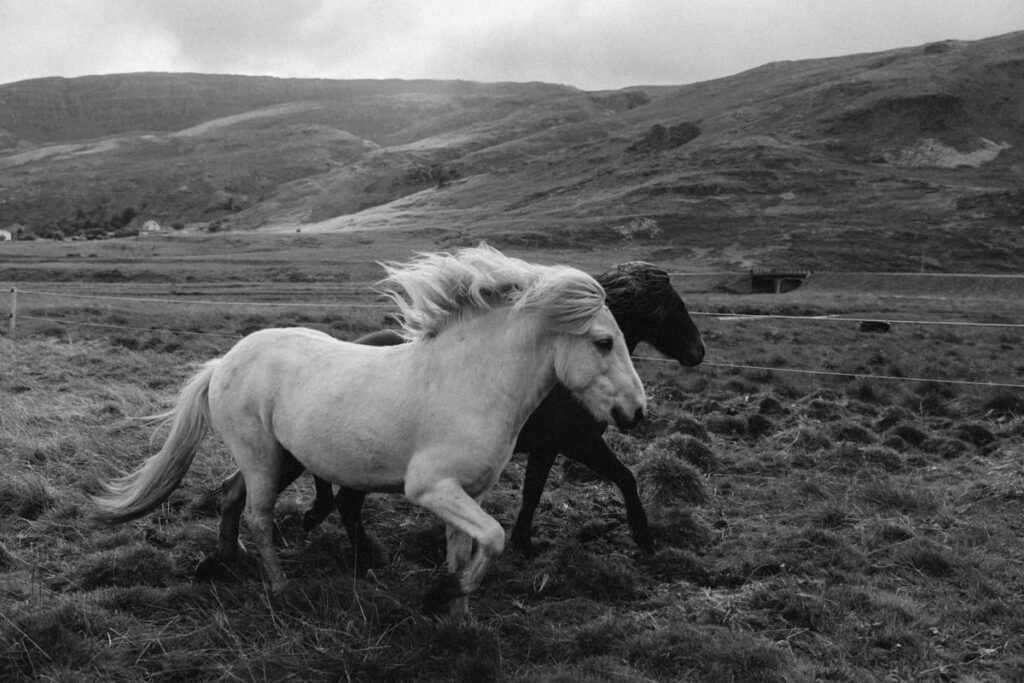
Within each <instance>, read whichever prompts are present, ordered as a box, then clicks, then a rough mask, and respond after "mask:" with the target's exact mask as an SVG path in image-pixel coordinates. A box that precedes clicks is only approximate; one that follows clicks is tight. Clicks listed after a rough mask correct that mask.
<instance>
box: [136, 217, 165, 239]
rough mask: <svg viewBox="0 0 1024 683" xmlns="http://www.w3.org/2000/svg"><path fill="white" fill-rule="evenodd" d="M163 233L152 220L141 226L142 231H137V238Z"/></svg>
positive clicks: (158, 225)
mask: <svg viewBox="0 0 1024 683" xmlns="http://www.w3.org/2000/svg"><path fill="white" fill-rule="evenodd" d="M162 232H163V228H161V227H160V224H159V223H157V222H156V221H155V220H153V219H152V218H151V219H149V220H148V221H146V222H145V223H143V224H142V229H141V230H139V237H147V236H149V235H159V234H160V233H162Z"/></svg>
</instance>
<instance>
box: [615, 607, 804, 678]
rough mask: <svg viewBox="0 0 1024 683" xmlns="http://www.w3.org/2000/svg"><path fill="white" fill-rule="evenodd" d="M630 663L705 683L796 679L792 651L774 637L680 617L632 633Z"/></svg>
mask: <svg viewBox="0 0 1024 683" xmlns="http://www.w3.org/2000/svg"><path fill="white" fill-rule="evenodd" d="M625 650H626V656H627V657H628V659H629V661H630V663H632V664H634V665H636V666H638V667H639V668H641V669H643V670H645V671H647V672H649V673H650V674H652V675H655V676H659V677H662V678H664V679H672V680H698V681H704V682H706V683H733V682H734V681H762V682H764V683H773V682H775V681H778V682H779V683H783V682H784V681H789V680H792V678H793V676H794V674H795V671H793V670H792V667H793V660H792V655H791V654H790V653H789V651H788V650H786V649H783V648H781V647H778V646H776V645H775V644H774V643H773V642H771V641H769V640H764V639H761V638H757V637H755V636H752V635H750V634H748V633H744V632H742V631H737V630H733V629H730V628H726V627H724V626H703V627H701V628H697V627H695V626H692V625H690V624H686V623H681V622H676V623H672V624H669V625H667V626H665V627H661V628H656V629H647V630H644V631H641V632H640V633H639V634H635V635H633V636H632V637H631V638H629V639H628V640H627V642H626V644H625Z"/></svg>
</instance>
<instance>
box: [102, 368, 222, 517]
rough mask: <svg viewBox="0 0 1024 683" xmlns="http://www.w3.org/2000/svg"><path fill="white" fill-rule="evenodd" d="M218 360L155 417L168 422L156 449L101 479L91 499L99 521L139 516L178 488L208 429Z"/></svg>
mask: <svg viewBox="0 0 1024 683" xmlns="http://www.w3.org/2000/svg"><path fill="white" fill-rule="evenodd" d="M218 362H219V361H218V360H211V361H209V362H207V363H206V364H205V365H204V366H203V367H202V369H201V370H200V371H199V372H197V373H196V374H195V376H193V377H192V379H190V380H189V381H188V383H187V384H186V385H185V386H184V387H183V388H182V390H181V393H180V394H178V401H177V403H176V404H175V406H174V408H172V409H171V410H169V411H168V412H166V413H164V414H162V415H157V416H156V417H157V418H163V419H164V420H170V421H171V430H170V433H169V434H168V435H167V439H166V440H165V441H164V445H163V446H162V447H161V448H160V450H159V451H158V452H157V453H156V454H155V455H153V456H151V457H150V458H149V459H147V460H146V462H144V463H142V466H141V467H139V468H138V469H137V470H135V471H134V472H131V473H129V474H126V475H124V476H123V477H120V478H119V479H116V480H114V481H111V482H103V489H104V491H105V494H104V495H101V496H95V497H93V499H92V500H93V503H94V504H95V505H96V507H97V508H98V511H97V513H96V517H97V518H98V519H99V520H101V521H103V522H107V523H110V524H115V523H118V522H127V521H129V520H132V519H136V518H137V517H141V516H142V515H144V514H146V513H147V512H150V511H151V510H153V509H154V508H156V507H157V506H158V505H160V504H161V503H163V502H164V501H165V500H167V497H168V496H170V495H171V492H172V491H174V489H176V488H177V487H178V484H180V483H181V480H182V478H183V477H184V476H185V472H187V471H188V468H189V466H190V465H191V464H192V459H193V457H195V453H196V449H197V448H198V447H199V443H200V442H201V441H202V440H203V437H205V436H206V433H207V432H208V431H209V428H210V403H209V400H208V394H209V389H210V376H211V375H212V374H213V370H214V368H215V367H216V366H217V363H218Z"/></svg>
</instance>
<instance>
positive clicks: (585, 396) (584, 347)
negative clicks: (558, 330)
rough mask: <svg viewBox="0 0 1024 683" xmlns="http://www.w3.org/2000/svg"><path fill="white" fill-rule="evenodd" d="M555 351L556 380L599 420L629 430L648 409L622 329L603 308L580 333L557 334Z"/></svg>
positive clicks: (606, 309) (609, 312)
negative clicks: (558, 339) (557, 341)
mask: <svg viewBox="0 0 1024 683" xmlns="http://www.w3.org/2000/svg"><path fill="white" fill-rule="evenodd" d="M559 338H560V343H559V344H558V346H557V348H556V352H555V374H556V376H557V377H558V380H559V381H560V382H561V383H562V384H563V385H564V386H565V388H566V389H568V390H569V391H570V392H571V393H572V394H573V395H574V396H575V397H576V398H577V400H579V401H580V402H581V403H582V404H583V405H584V406H586V407H587V409H588V410H589V411H590V414H591V415H593V416H594V419H596V420H597V421H599V422H603V423H606V424H607V423H609V422H610V423H612V424H614V425H615V426H616V427H618V428H619V429H630V428H631V427H634V426H636V424H637V423H638V422H640V420H642V419H643V417H644V413H645V411H646V410H647V401H646V398H645V397H644V388H643V385H642V384H641V382H640V377H639V376H638V375H637V374H636V369H635V368H634V367H633V362H632V360H630V357H629V349H628V348H627V346H626V340H625V338H624V337H623V336H622V331H621V330H620V329H619V326H618V325H617V324H616V322H615V318H614V317H613V316H612V314H611V311H609V310H608V308H607V307H602V308H601V311H600V312H599V313H598V314H597V315H596V316H595V317H594V318H593V320H592V322H591V324H590V325H589V327H587V329H586V330H585V331H584V332H583V333H582V334H562V335H559Z"/></svg>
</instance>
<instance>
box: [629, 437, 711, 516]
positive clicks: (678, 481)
mask: <svg viewBox="0 0 1024 683" xmlns="http://www.w3.org/2000/svg"><path fill="white" fill-rule="evenodd" d="M636 480H637V487H638V488H639V490H640V495H641V497H643V498H644V499H645V500H646V501H647V502H649V503H655V504H659V505H678V504H689V505H703V504H704V503H706V502H707V501H708V492H707V487H706V486H705V483H704V477H703V475H702V474H701V473H700V471H699V470H697V469H696V468H695V467H693V466H692V465H690V464H688V463H685V462H683V461H682V460H680V459H679V458H678V457H676V456H675V455H673V454H669V453H665V452H664V451H660V450H656V451H655V452H654V453H652V454H651V455H649V456H648V457H647V458H645V459H644V460H643V461H642V462H641V463H640V464H639V465H638V466H637V470H636Z"/></svg>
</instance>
